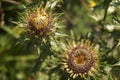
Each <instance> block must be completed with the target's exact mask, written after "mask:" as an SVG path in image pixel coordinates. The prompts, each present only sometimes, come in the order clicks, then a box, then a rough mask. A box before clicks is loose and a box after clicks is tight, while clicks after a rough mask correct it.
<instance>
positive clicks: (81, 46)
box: [63, 40, 97, 78]
mask: <svg viewBox="0 0 120 80" xmlns="http://www.w3.org/2000/svg"><path fill="white" fill-rule="evenodd" d="M96 59H97V54H96V52H95V50H94V49H93V45H92V44H91V43H90V41H88V40H82V41H81V42H80V43H78V44H77V45H75V44H74V45H73V46H71V48H69V49H68V50H67V57H66V59H65V61H64V63H63V64H64V65H63V68H64V69H65V70H66V71H67V72H68V73H70V76H72V77H73V78H75V77H77V76H79V75H80V76H81V77H84V76H85V75H91V74H92V73H93V72H94V71H96V67H97V60H96ZM93 74H94V73H93Z"/></svg>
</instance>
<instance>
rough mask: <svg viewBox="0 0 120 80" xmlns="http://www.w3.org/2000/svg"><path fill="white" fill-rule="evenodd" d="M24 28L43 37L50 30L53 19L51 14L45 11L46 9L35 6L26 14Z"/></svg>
mask: <svg viewBox="0 0 120 80" xmlns="http://www.w3.org/2000/svg"><path fill="white" fill-rule="evenodd" d="M26 28H27V29H28V31H29V32H30V33H31V34H35V35H38V36H39V37H45V36H46V35H47V34H49V33H50V32H52V28H53V19H52V16H51V14H48V13H46V9H41V8H38V7H37V8H35V9H34V10H32V11H30V12H29V13H28V14H27V17H26Z"/></svg>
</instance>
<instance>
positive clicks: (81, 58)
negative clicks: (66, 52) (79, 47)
mask: <svg viewBox="0 0 120 80" xmlns="http://www.w3.org/2000/svg"><path fill="white" fill-rule="evenodd" d="M74 62H75V63H76V64H78V65H81V64H85V62H86V58H85V55H83V54H81V55H79V56H76V57H75V58H74Z"/></svg>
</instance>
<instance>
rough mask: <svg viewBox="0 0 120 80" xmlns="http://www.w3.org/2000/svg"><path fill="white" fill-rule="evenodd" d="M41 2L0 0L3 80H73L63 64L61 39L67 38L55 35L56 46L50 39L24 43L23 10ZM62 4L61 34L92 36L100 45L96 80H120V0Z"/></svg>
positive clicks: (81, 0) (64, 0)
mask: <svg viewBox="0 0 120 80" xmlns="http://www.w3.org/2000/svg"><path fill="white" fill-rule="evenodd" d="M37 1H38V2H39V0H0V80H72V78H70V76H69V74H67V73H65V72H64V71H63V70H62V69H61V65H60V64H61V62H60V60H61V57H60V56H61V54H60V53H62V52H63V49H62V47H59V46H64V45H66V43H65V44H63V43H62V42H61V41H64V39H65V38H62V39H63V40H61V38H60V40H59V41H57V39H58V38H56V39H54V38H53V39H52V40H53V42H52V43H53V44H52V45H53V47H52V46H51V45H50V44H49V43H48V42H46V44H45V45H44V43H42V44H41V45H39V47H38V46H37V47H36V46H35V45H34V41H26V42H22V41H23V39H22V37H23V35H21V32H22V31H23V28H21V27H20V26H19V25H17V24H16V22H19V17H20V16H19V13H22V12H23V11H24V9H26V8H27V7H29V6H34V5H36V4H37ZM40 1H42V2H43V3H45V2H48V1H51V2H57V1H58V2H59V1H60V0H40ZM56 5H57V4H56ZM59 5H60V6H57V7H56V11H55V12H56V13H63V14H62V16H60V17H59V18H60V19H59V20H60V22H61V25H64V26H63V27H64V29H61V32H62V33H61V34H60V35H61V36H62V35H63V36H64V34H66V35H68V36H70V35H71V30H72V32H73V33H74V34H75V35H74V36H72V37H74V38H75V40H78V41H79V40H80V39H82V38H84V39H89V40H91V42H93V43H95V44H96V48H98V53H99V59H100V65H99V68H100V70H99V73H97V74H98V75H100V76H99V77H98V76H96V77H95V78H93V79H95V80H120V75H119V74H120V0H62V1H60V3H59ZM54 42H56V43H59V44H58V45H59V46H57V47H56V44H54ZM58 48H61V51H59V52H58V51H57V49H58ZM51 49H54V50H55V51H56V53H55V54H54V52H55V51H54V50H53V51H52V50H51ZM58 50H59V49H58ZM93 79H92V78H91V80H93ZM75 80H79V79H77V78H76V79H75Z"/></svg>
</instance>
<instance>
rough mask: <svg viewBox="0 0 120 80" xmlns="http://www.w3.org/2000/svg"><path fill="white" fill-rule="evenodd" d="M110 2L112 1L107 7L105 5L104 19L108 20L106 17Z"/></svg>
mask: <svg viewBox="0 0 120 80" xmlns="http://www.w3.org/2000/svg"><path fill="white" fill-rule="evenodd" d="M109 4H110V2H109V3H108V4H107V5H106V7H105V12H104V17H103V21H105V20H106V17H107V10H108V8H109Z"/></svg>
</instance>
